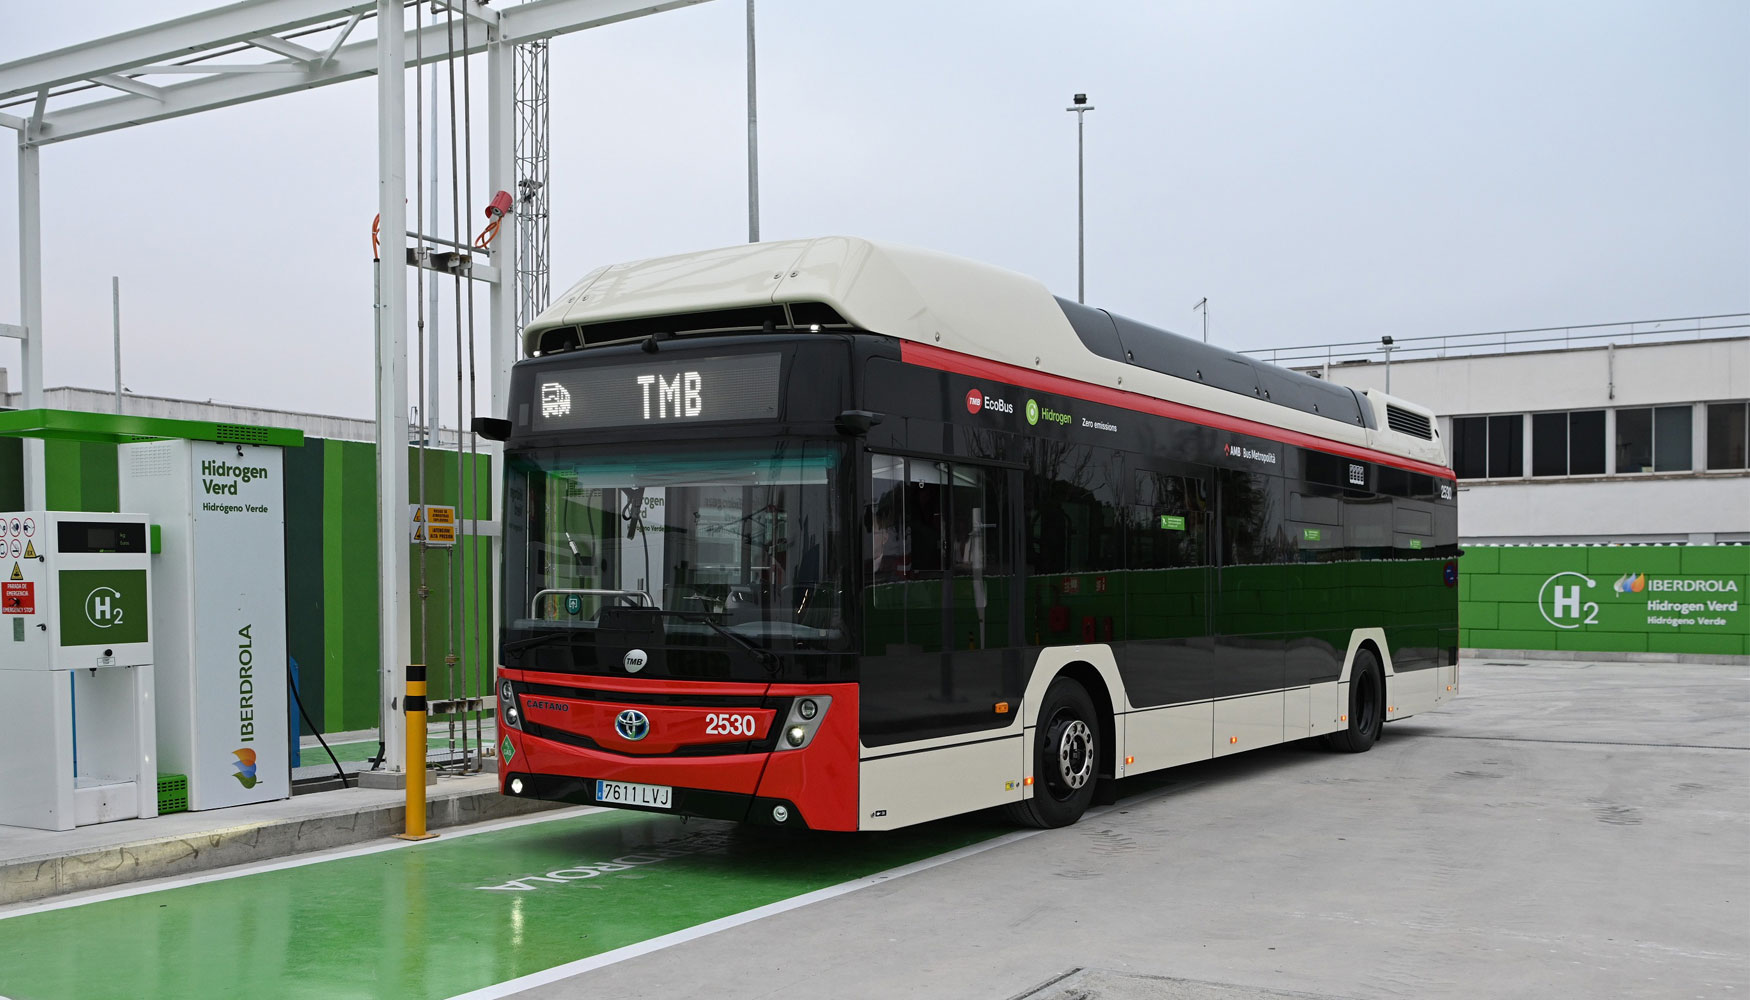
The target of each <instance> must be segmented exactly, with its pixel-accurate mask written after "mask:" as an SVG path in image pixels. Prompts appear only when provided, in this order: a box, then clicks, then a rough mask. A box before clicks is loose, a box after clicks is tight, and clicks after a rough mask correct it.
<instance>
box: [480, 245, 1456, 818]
mask: <svg viewBox="0 0 1750 1000" xmlns="http://www.w3.org/2000/svg"><path fill="white" fill-rule="evenodd" d="M523 347H524V350H525V354H526V358H525V359H524V360H522V361H520V362H518V363H517V364H516V366H515V367H514V369H513V373H512V376H511V404H510V412H509V413H508V414H506V415H505V416H506V417H507V418H508V419H506V420H498V421H482V422H481V423H482V427H483V428H484V429H485V430H486V431H487V432H488V433H490V434H491V435H492V436H494V437H501V438H502V439H504V440H505V441H506V450H505V460H504V465H505V471H504V474H505V476H506V488H505V505H504V506H505V509H504V545H505V562H504V566H505V575H504V583H503V600H504V607H503V612H502V614H503V628H502V632H501V635H500V641H499V663H500V668H499V670H498V674H497V686H498V697H499V706H498V708H499V716H498V718H499V735H500V746H499V752H500V757H501V760H500V767H499V776H500V781H501V784H502V787H503V790H504V792H505V793H506V794H508V795H515V796H523V797H533V798H540V799H550V800H562V801H567V802H576V803H594V804H600V805H609V806H621V807H626V808H632V809H646V810H658V811H664V812H670V813H678V814H686V815H698V816H709V817H718V818H725V819H732V820H738V821H745V822H750V823H763V824H778V825H781V826H788V827H798V828H810V829H825V830H871V829H888V828H892V827H898V826H904V825H907V824H911V823H918V822H922V821H926V820H932V819H936V818H939V817H943V816H948V815H953V814H956V813H964V812H969V811H972V810H978V809H985V808H990V807H996V806H1003V807H1006V808H1007V809H1008V811H1009V812H1010V813H1011V814H1012V815H1013V816H1014V817H1015V818H1016V819H1017V820H1019V821H1021V822H1024V823H1029V824H1034V825H1042V826H1059V825H1064V824H1068V823H1073V822H1074V821H1075V820H1076V819H1077V818H1078V817H1079V816H1080V815H1081V814H1082V812H1083V811H1084V810H1085V809H1086V808H1087V807H1088V806H1089V805H1090V804H1091V803H1093V802H1094V801H1096V800H1097V799H1098V798H1100V797H1101V796H1106V797H1110V796H1111V795H1112V794H1113V788H1114V785H1115V783H1116V781H1117V780H1118V779H1121V778H1124V777H1126V776H1130V775H1136V774H1140V773H1143V772H1146V771H1153V770H1157V769H1159V768H1164V767H1171V766H1173V765H1177V764H1183V763H1187V762H1190V761H1198V760H1205V759H1208V758H1211V757H1218V756H1222V755H1224V754H1230V753H1235V752H1239V751H1243V750H1251V749H1255V748H1258V747H1265V746H1271V745H1274V744H1279V743H1283V742H1286V741H1290V740H1299V739H1305V738H1309V737H1323V738H1324V739H1325V741H1326V742H1327V743H1329V744H1331V745H1332V746H1334V747H1335V748H1338V749H1342V750H1347V751H1362V750H1366V749H1367V748H1368V747H1369V746H1370V745H1372V743H1373V741H1374V740H1375V739H1377V738H1378V736H1379V734H1380V728H1381V725H1382V724H1383V723H1384V722H1386V721H1390V720H1393V719H1400V718H1403V717H1404V716H1407V715H1409V714H1411V713H1414V712H1418V711H1425V710H1427V709H1430V708H1433V707H1434V706H1435V705H1438V704H1440V703H1441V702H1442V701H1443V700H1445V699H1446V698H1448V697H1450V696H1451V695H1452V694H1453V693H1454V692H1455V691H1456V690H1457V685H1458V673H1457V645H1458V620H1457V588H1456V584H1457V564H1456V559H1457V556H1458V552H1457V548H1456V540H1457V539H1456V528H1457V515H1456V507H1455V491H1454V481H1453V476H1452V473H1451V471H1450V470H1449V469H1448V468H1447V467H1446V464H1445V449H1444V446H1443V445H1442V443H1441V441H1440V440H1439V438H1438V433H1437V428H1436V423H1435V421H1434V418H1433V414H1431V413H1430V412H1429V411H1427V410H1426V409H1423V408H1421V407H1418V406H1415V405H1414V404H1411V403H1409V402H1405V401H1403V400H1399V399H1395V398H1392V397H1388V396H1383V395H1380V394H1378V393H1374V392H1364V393H1363V392H1357V391H1355V390H1352V389H1349V388H1346V387H1342V386H1337V385H1333V384H1330V383H1328V382H1324V381H1321V380H1319V379H1315V378H1310V377H1307V376H1304V375H1300V374H1297V373H1293V372H1289V371H1286V370H1283V369H1280V368H1276V367H1274V366H1271V365H1268V364H1264V363H1261V362H1258V361H1255V360H1252V359H1250V358H1247V357H1243V356H1241V355H1238V354H1234V353H1231V352H1228V351H1224V350H1220V349H1218V348H1214V347H1210V346H1209V345H1206V344H1203V343H1200V342H1198V341H1194V340H1190V339H1187V338H1183V337H1179V336H1176V335H1174V334H1171V333H1167V332H1165V331H1162V330H1159V329H1155V328H1153V327H1149V326H1146V325H1144V324H1141V323H1138V322H1135V321H1132V320H1128V319H1125V318H1123V317H1121V316H1115V315H1112V314H1110V313H1107V312H1105V311H1102V310H1099V309H1093V308H1087V307H1084V306H1081V305H1078V304H1076V303H1074V302H1068V301H1065V300H1063V299H1059V298H1055V297H1053V296H1052V295H1051V293H1050V292H1048V291H1047V290H1046V289H1045V287H1044V286H1043V285H1041V284H1040V283H1039V282H1037V281H1035V280H1033V279H1030V278H1027V277H1024V276H1022V275H1018V274H1014V273H1011V272H1007V271H1003V270H999V269H997V268H993V267H989V266H985V265H981V264H977V263H973V262H970V261H966V260H961V259H957V258H953V257H948V256H944V255H940V254H935V253H929V252H924V251H920V250H914V249H909V248H904V247H898V246H891V245H886V244H881V243H875V242H870V241H867V240H861V239H851V238H840V237H832V238H821V239H811V240H798V241H790V242H781V243H763V244H754V245H747V246H736V247H730V248H726V249H722V250H713V251H708V252H703V253H696V254H688V255H683V256H678V257H669V258H664V259H660V260H648V261H640V262H637V263H631V264H624V265H618V266H615V267H608V268H603V269H601V270H598V271H596V272H594V273H592V274H590V275H589V276H587V277H585V278H584V279H583V280H582V281H581V282H579V283H578V284H577V285H576V286H574V287H573V288H571V289H570V290H569V291H567V292H566V293H565V294H564V295H563V296H561V297H560V299H559V300H558V301H557V302H556V303H555V304H554V305H553V306H552V307H551V308H550V309H548V310H547V311H546V312H545V313H543V314H542V315H541V316H540V317H539V318H538V319H537V320H536V321H535V322H533V323H531V324H530V325H529V327H528V328H527V330H525V331H524V334H523Z"/></svg>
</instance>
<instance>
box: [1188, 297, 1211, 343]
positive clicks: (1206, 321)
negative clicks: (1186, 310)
mask: <svg viewBox="0 0 1750 1000" xmlns="http://www.w3.org/2000/svg"><path fill="white" fill-rule="evenodd" d="M1199 309H1201V310H1202V311H1203V342H1204V343H1205V344H1207V343H1209V296H1207V295H1205V296H1203V299H1202V300H1201V301H1200V302H1198V303H1197V304H1196V305H1194V306H1192V307H1191V311H1192V312H1197V311H1198V310H1199Z"/></svg>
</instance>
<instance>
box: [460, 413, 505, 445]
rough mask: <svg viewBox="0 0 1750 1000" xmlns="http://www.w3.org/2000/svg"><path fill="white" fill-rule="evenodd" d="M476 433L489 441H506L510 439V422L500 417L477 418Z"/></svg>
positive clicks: (474, 423) (475, 423)
mask: <svg viewBox="0 0 1750 1000" xmlns="http://www.w3.org/2000/svg"><path fill="white" fill-rule="evenodd" d="M470 426H472V427H473V428H474V433H476V434H478V435H480V436H481V437H483V438H485V439H487V440H488V441H504V440H508V439H509V438H510V421H508V420H501V419H499V418H498V417H475V418H474V422H473V424H471V425H470Z"/></svg>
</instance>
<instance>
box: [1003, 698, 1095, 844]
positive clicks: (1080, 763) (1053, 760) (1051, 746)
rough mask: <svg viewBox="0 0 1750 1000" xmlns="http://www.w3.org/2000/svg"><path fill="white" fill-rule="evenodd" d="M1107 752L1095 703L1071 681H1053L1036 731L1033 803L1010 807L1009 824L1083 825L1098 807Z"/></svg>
mask: <svg viewBox="0 0 1750 1000" xmlns="http://www.w3.org/2000/svg"><path fill="white" fill-rule="evenodd" d="M1103 752H1104V751H1103V748H1102V747H1101V746H1100V725H1099V722H1098V720H1097V719H1096V718H1095V716H1094V700H1093V699H1092V698H1090V697H1088V692H1087V691H1086V690H1084V689H1083V688H1082V686H1081V685H1080V684H1078V683H1076V682H1075V681H1073V680H1070V679H1069V678H1067V677H1059V678H1058V679H1056V680H1054V681H1052V682H1051V686H1050V687H1048V688H1046V689H1045V700H1044V703H1043V704H1041V705H1040V708H1039V722H1038V725H1037V726H1036V727H1035V729H1034V730H1033V765H1032V773H1033V779H1034V781H1033V797H1032V798H1030V799H1024V800H1022V801H1020V802H1014V803H1011V804H1009V805H1008V806H1007V807H1006V811H1007V812H1008V815H1009V818H1010V819H1012V820H1014V821H1015V822H1017V823H1020V824H1023V825H1025V826H1036V827H1045V828H1050V827H1059V826H1069V825H1070V824H1071V823H1074V822H1075V821H1076V820H1078V819H1081V818H1082V813H1084V812H1087V810H1088V806H1089V805H1091V804H1093V801H1094V785H1095V782H1096V781H1097V780H1098V779H1099V771H1100V755H1101V753H1103Z"/></svg>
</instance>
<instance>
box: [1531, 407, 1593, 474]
mask: <svg viewBox="0 0 1750 1000" xmlns="http://www.w3.org/2000/svg"><path fill="white" fill-rule="evenodd" d="M1531 474H1532V475H1534V476H1601V475H1603V474H1604V411H1603V410H1579V411H1575V412H1572V413H1534V414H1532V415H1531Z"/></svg>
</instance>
